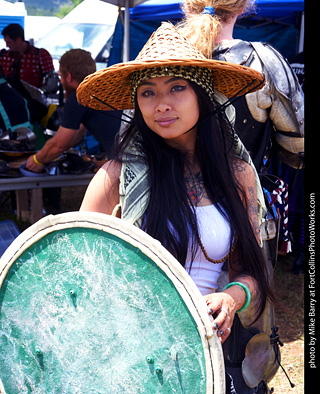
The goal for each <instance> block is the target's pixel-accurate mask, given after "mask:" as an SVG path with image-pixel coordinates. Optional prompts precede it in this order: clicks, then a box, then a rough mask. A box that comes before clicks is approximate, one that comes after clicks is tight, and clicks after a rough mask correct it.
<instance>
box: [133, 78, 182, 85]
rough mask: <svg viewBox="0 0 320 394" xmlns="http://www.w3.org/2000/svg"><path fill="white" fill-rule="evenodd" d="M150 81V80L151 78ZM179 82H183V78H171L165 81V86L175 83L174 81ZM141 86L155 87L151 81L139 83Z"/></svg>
mask: <svg viewBox="0 0 320 394" xmlns="http://www.w3.org/2000/svg"><path fill="white" fill-rule="evenodd" d="M151 79H152V78H151ZM179 80H180V81H181V80H183V78H181V77H172V78H170V79H168V80H167V81H166V85H167V84H168V83H171V82H175V81H179ZM143 85H148V86H155V85H156V83H155V82H151V81H142V82H141V83H140V86H143Z"/></svg>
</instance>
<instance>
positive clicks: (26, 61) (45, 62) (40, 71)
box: [0, 23, 54, 88]
mask: <svg viewBox="0 0 320 394" xmlns="http://www.w3.org/2000/svg"><path fill="white" fill-rule="evenodd" d="M1 33H2V35H3V38H4V41H5V42H6V45H7V47H8V48H9V49H8V50H6V49H3V50H2V51H1V53H0V65H1V66H2V69H3V73H4V75H5V77H6V78H7V79H15V80H22V81H25V82H27V83H29V84H30V85H32V86H35V87H37V88H41V87H42V86H43V85H44V80H45V78H46V76H47V75H50V74H52V73H53V71H54V66H53V61H52V57H51V55H50V53H49V52H48V51H47V50H46V49H44V48H36V47H35V46H33V45H30V44H29V42H28V41H25V39H24V30H23V27H22V26H20V25H19V24H18V23H11V24H10V25H8V26H6V27H5V28H4V29H3V30H2V32H1Z"/></svg>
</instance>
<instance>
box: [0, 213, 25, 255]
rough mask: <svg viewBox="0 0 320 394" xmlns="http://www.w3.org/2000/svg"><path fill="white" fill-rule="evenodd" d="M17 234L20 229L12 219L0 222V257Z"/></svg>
mask: <svg viewBox="0 0 320 394" xmlns="http://www.w3.org/2000/svg"><path fill="white" fill-rule="evenodd" d="M19 234H20V231H19V229H18V227H17V226H16V224H15V223H14V222H13V221H12V220H3V221H2V222H0V257H1V256H2V255H3V253H4V252H5V251H6V249H7V248H8V247H9V246H10V245H11V243H12V242H13V241H14V240H15V239H16V238H17V236H18V235H19Z"/></svg>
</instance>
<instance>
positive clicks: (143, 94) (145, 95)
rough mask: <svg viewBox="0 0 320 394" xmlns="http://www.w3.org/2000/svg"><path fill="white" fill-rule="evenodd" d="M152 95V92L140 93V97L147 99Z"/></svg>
mask: <svg viewBox="0 0 320 394" xmlns="http://www.w3.org/2000/svg"><path fill="white" fill-rule="evenodd" d="M153 94H154V93H153V91H152V90H145V91H143V92H141V96H142V97H149V96H152V95H153Z"/></svg>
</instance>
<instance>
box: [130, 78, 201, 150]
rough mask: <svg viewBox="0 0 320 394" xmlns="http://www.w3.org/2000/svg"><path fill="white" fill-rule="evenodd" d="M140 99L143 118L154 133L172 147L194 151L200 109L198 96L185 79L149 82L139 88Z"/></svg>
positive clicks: (151, 79) (165, 79)
mask: <svg viewBox="0 0 320 394" xmlns="http://www.w3.org/2000/svg"><path fill="white" fill-rule="evenodd" d="M137 100H138V105H139V108H140V110H141V113H142V116H143V119H144V121H145V122H146V124H147V126H148V127H149V128H150V129H151V130H153V131H154V132H155V133H156V134H158V135H159V136H161V137H162V138H164V139H165V140H166V141H167V142H168V143H170V144H172V145H178V146H180V147H184V148H187V149H193V148H194V145H195V138H196V133H197V128H196V127H194V126H195V124H196V123H197V122H198V119H199V106H198V99H197V95H196V93H195V91H194V90H193V89H192V87H191V85H190V84H189V82H188V81H187V80H186V79H184V78H180V77H156V78H150V79H147V80H145V81H143V82H142V83H141V84H140V85H139V87H138V89H137ZM191 128H193V129H192V130H191V131H189V132H188V133H187V134H185V133H186V131H188V130H190V129H191Z"/></svg>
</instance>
